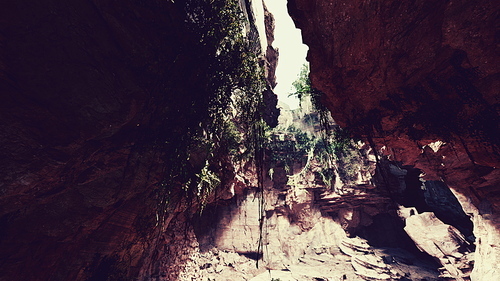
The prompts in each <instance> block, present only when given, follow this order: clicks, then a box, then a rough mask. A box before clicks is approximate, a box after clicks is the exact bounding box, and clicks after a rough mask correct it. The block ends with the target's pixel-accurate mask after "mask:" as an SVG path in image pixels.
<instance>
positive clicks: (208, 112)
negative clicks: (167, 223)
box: [157, 0, 266, 222]
mask: <svg viewBox="0 0 500 281" xmlns="http://www.w3.org/2000/svg"><path fill="white" fill-rule="evenodd" d="M178 5H184V6H183V9H184V10H185V11H186V18H185V21H184V22H185V28H186V30H187V31H188V32H189V36H191V38H194V39H193V40H192V42H191V43H192V44H191V43H190V44H187V46H186V48H189V54H193V55H194V56H196V60H197V61H198V64H197V66H196V67H198V69H197V70H196V71H195V74H196V77H195V78H196V79H195V80H194V81H193V83H192V85H186V87H187V88H188V89H189V90H186V91H184V92H183V93H182V97H178V98H177V99H172V100H173V101H174V102H175V103H174V105H173V107H174V108H179V109H181V110H175V109H171V108H166V109H164V110H165V112H167V114H170V115H166V117H165V119H166V121H165V124H166V125H165V131H166V132H168V133H166V134H163V135H162V136H163V138H161V139H159V140H158V142H157V143H158V145H159V146H161V147H163V148H164V153H165V155H166V156H165V160H164V162H165V163H166V167H165V176H164V179H163V181H162V182H161V183H160V184H159V187H158V194H157V197H158V212H157V216H158V220H159V221H160V222H161V221H163V219H164V218H165V217H166V216H167V213H168V212H169V210H170V208H172V207H173V206H171V204H172V202H180V201H181V200H180V199H179V198H177V197H175V198H174V195H175V196H179V194H180V193H183V196H184V197H185V198H188V199H189V200H187V201H188V202H191V203H194V204H197V205H199V206H201V208H202V209H203V208H204V206H205V205H206V204H207V203H209V200H210V198H212V197H211V195H212V194H213V193H214V191H215V190H216V189H217V188H218V187H219V186H223V185H224V184H226V183H227V182H228V181H229V179H228V177H227V176H225V175H226V174H231V172H232V171H230V172H229V173H228V172H227V171H224V169H226V168H227V167H232V166H233V165H232V163H231V162H234V161H244V160H251V159H253V160H254V161H255V162H259V163H262V162H263V161H262V160H258V159H260V158H262V157H259V156H258V155H259V153H260V151H261V150H262V149H261V147H262V146H263V143H264V142H263V141H262V139H263V138H264V137H263V133H262V132H263V131H264V129H263V128H264V127H265V124H263V122H262V113H261V112H262V109H263V99H262V91H263V90H264V89H265V87H266V82H265V79H264V71H263V68H262V67H261V65H260V64H259V58H258V57H257V56H256V54H255V53H256V50H254V49H253V48H252V44H251V42H250V40H249V38H247V37H246V36H245V34H244V33H243V29H244V28H243V27H244V25H245V18H244V16H243V13H242V11H241V10H240V6H239V2H238V1H237V0H187V1H185V3H184V2H183V4H178ZM176 94H177V93H171V92H168V93H167V98H168V96H173V95H176Z"/></svg>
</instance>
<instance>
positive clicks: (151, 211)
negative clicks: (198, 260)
mask: <svg viewBox="0 0 500 281" xmlns="http://www.w3.org/2000/svg"><path fill="white" fill-rule="evenodd" d="M186 2H187V1H182V0H181V1H135V0H130V1H128V0H127V1H120V2H119V3H117V2H115V1H92V0H77V1H71V3H69V2H65V1H58V0H49V1H43V2H38V3H32V2H30V1H16V2H8V3H7V2H6V3H2V5H1V6H2V8H1V9H0V34H1V35H0V148H1V149H0V159H1V161H0V280H33V281H36V280H132V279H133V280H137V279H139V280H175V276H176V275H177V274H178V273H179V271H180V269H179V267H180V266H179V264H177V263H182V262H184V261H185V259H184V258H183V255H184V251H187V252H189V251H191V249H192V248H193V245H191V244H190V243H191V240H190V238H189V236H186V237H184V236H182V235H181V233H183V231H186V232H188V230H187V229H188V224H186V222H187V221H188V218H189V216H190V214H192V213H193V212H195V211H196V209H197V208H198V206H197V205H196V203H193V202H194V201H192V200H189V198H187V199H186V198H185V197H184V196H183V195H185V194H186V192H185V190H182V188H181V187H180V186H179V184H178V183H168V184H169V186H168V188H169V191H170V193H168V195H169V196H168V198H166V197H165V194H166V192H165V189H166V187H165V186H164V185H162V183H163V179H164V177H165V171H166V170H168V169H169V167H170V166H172V165H176V164H177V163H175V162H173V161H172V158H175V155H177V154H176V153H177V152H178V151H176V149H175V147H176V145H177V144H178V143H179V142H182V141H184V140H185V138H183V136H184V137H185V136H186V135H187V133H188V128H189V127H193V126H198V122H196V121H195V120H196V118H194V119H193V118H192V117H193V115H194V116H197V115H196V114H197V113H196V112H194V113H193V111H195V109H194V107H195V106H196V104H197V103H198V105H199V103H201V107H203V106H205V107H206V106H207V103H208V102H205V101H206V99H207V98H206V97H207V96H206V95H205V92H204V91H203V87H205V86H206V85H205V82H206V81H204V80H203V77H204V74H205V73H204V71H206V70H207V68H208V65H207V57H206V56H204V55H203V52H200V48H199V47H200V44H199V43H200V40H199V38H197V35H196V34H195V32H194V31H193V29H192V28H190V26H189V25H188V24H187V20H186V17H187V13H188V9H187V8H186ZM192 2H196V1H192ZM212 47H214V46H212ZM273 60H274V61H276V57H274V58H273ZM271 73H272V72H271ZM272 75H274V74H270V77H271V76H272ZM266 100H268V102H267V103H268V111H269V112H273V110H274V113H272V114H274V115H276V108H274V109H273V108H272V107H273V106H272V105H273V103H274V104H276V97H275V95H274V94H273V93H272V92H270V93H269V92H268V93H267V94H266ZM199 108H200V106H198V109H199ZM272 119H273V118H269V120H272ZM193 122H194V125H193ZM220 160H221V162H220V163H223V164H221V165H222V166H221V167H220V168H221V172H222V170H223V172H224V175H225V178H224V179H223V181H226V183H228V184H229V183H231V182H232V180H233V179H232V178H231V177H232V176H234V172H233V167H230V166H228V165H226V164H227V161H226V160H227V159H220ZM193 161H195V160H193ZM221 193H223V192H222V191H221ZM167 200H168V202H169V203H170V204H168V206H169V207H168V210H165V208H164V207H165V205H166V203H165V202H167ZM184 238H185V239H184ZM173 241H175V242H173Z"/></svg>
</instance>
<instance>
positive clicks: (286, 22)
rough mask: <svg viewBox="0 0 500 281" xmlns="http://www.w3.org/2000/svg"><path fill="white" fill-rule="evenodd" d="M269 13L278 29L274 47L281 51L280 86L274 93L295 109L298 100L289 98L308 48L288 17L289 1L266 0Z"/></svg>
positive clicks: (304, 61)
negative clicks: (287, 5)
mask: <svg viewBox="0 0 500 281" xmlns="http://www.w3.org/2000/svg"><path fill="white" fill-rule="evenodd" d="M264 2H265V3H266V6H267V8H268V9H269V11H270V12H271V13H272V14H273V15H274V19H275V21H276V27H275V30H274V38H275V40H274V42H273V47H275V48H278V49H279V57H278V67H277V69H276V79H277V82H278V85H277V86H276V88H275V89H274V92H275V93H276V94H277V95H278V99H279V101H281V102H284V103H286V104H288V105H289V106H290V109H295V108H297V107H298V106H299V101H298V99H297V98H289V97H288V94H289V93H291V92H294V90H293V87H292V82H293V81H295V80H296V79H297V77H298V75H299V72H300V67H301V66H302V65H303V64H304V63H306V55H307V50H308V48H307V46H306V45H304V44H302V37H301V34H300V30H299V29H296V28H295V25H294V23H293V21H292V18H290V15H288V10H287V8H286V2H287V0H267V1H266V0H264Z"/></svg>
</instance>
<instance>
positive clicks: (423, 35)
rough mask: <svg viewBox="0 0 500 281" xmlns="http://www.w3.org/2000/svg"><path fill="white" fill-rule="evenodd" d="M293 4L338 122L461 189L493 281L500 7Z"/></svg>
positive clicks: (481, 272)
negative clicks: (499, 13)
mask: <svg viewBox="0 0 500 281" xmlns="http://www.w3.org/2000/svg"><path fill="white" fill-rule="evenodd" d="M288 8H289V12H290V14H291V16H292V18H293V19H294V21H295V23H296V25H297V27H298V28H300V29H301V30H302V35H303V41H304V43H305V44H307V45H308V46H309V53H308V57H307V59H308V60H309V62H310V68H311V75H310V77H311V81H312V84H313V86H314V87H315V88H317V89H319V90H320V91H322V92H323V93H324V96H323V102H324V104H325V105H327V106H328V108H329V109H330V110H331V112H332V114H333V118H334V119H335V120H336V121H337V122H338V123H339V124H341V125H342V126H344V127H348V128H349V129H350V130H351V131H352V132H354V134H357V135H358V136H362V137H364V138H365V139H366V140H367V141H368V142H370V143H371V144H372V145H373V146H376V147H377V149H380V148H382V153H383V154H385V155H389V156H390V157H391V160H394V161H398V162H401V163H403V164H404V165H411V166H413V167H416V168H419V169H421V170H423V171H424V172H425V174H426V178H427V179H432V180H442V181H444V182H445V183H446V184H447V185H448V186H450V187H451V188H452V189H453V190H454V191H455V192H456V193H457V194H459V198H461V200H460V202H461V203H462V205H463V206H464V209H465V210H466V212H467V213H468V215H469V216H472V217H473V221H474V225H475V228H474V233H475V235H476V237H477V239H478V240H477V247H478V254H477V255H476V256H477V260H476V265H475V269H474V272H473V279H474V280H490V279H492V278H493V279H494V278H495V276H497V275H498V272H499V268H498V264H499V261H500V260H499V258H500V256H499V255H500V251H498V242H494V239H495V238H492V237H496V236H497V235H498V233H499V216H498V208H499V207H500V196H498V187H499V186H500V172H499V169H498V167H499V164H500V157H499V145H500V141H499V137H498V136H499V135H500V134H499V127H498V126H499V124H500V122H499V116H498V108H499V107H498V106H499V101H498V83H499V82H498V81H499V80H498V77H499V76H498V75H499V68H498V65H499V56H498V46H497V43H498V42H497V39H496V38H497V37H498V36H497V33H498V28H497V27H498V26H497V23H496V21H497V16H498V11H499V6H498V3H496V2H495V1H489V0H484V1H474V2H470V1H425V0H422V1H383V2H382V1H321V0H318V1H305V0H290V1H289V4H288ZM486 233H489V234H486ZM492 239H493V240H492Z"/></svg>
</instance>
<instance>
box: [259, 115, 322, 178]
mask: <svg viewBox="0 0 500 281" xmlns="http://www.w3.org/2000/svg"><path fill="white" fill-rule="evenodd" d="M312 145H313V141H312V139H311V138H310V137H309V136H308V135H307V133H305V132H303V131H301V130H299V129H297V128H295V127H294V126H293V125H292V126H290V127H288V128H287V129H286V130H285V131H282V132H277V133H275V134H274V135H272V137H271V139H270V140H269V142H268V143H267V150H268V153H269V154H270V156H269V158H270V164H271V166H275V167H285V169H289V168H290V167H292V166H293V164H294V163H300V162H302V161H304V160H306V159H307V152H308V151H309V149H310V148H311V147H312Z"/></svg>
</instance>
